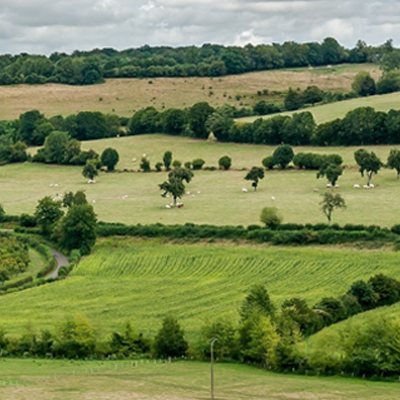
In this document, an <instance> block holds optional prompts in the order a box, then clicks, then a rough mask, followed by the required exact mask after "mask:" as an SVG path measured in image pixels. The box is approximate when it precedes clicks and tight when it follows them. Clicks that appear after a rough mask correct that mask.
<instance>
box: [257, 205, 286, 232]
mask: <svg viewBox="0 0 400 400" xmlns="http://www.w3.org/2000/svg"><path fill="white" fill-rule="evenodd" d="M282 220H283V218H282V216H281V215H280V214H279V213H278V209H277V208H276V207H264V208H263V209H262V210H261V215H260V221H261V222H262V223H263V224H265V226H267V227H268V228H272V229H274V228H276V227H277V226H279V225H280V224H281V223H282Z"/></svg>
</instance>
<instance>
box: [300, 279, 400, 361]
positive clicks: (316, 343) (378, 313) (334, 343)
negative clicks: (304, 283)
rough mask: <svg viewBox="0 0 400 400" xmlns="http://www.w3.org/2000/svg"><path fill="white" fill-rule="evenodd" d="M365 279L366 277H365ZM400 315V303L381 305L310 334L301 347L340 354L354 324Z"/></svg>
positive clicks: (366, 323)
mask: <svg viewBox="0 0 400 400" xmlns="http://www.w3.org/2000/svg"><path fill="white" fill-rule="evenodd" d="M363 279H364V278H363ZM399 315H400V303H396V304H394V305H392V306H386V307H380V308H377V309H375V310H371V311H367V312H364V313H361V314H358V315H355V316H353V317H351V318H349V319H346V320H344V321H342V322H339V323H337V324H334V325H331V326H330V327H328V328H325V329H323V330H322V331H320V332H318V333H316V334H315V335H312V336H310V337H309V338H308V339H307V340H306V341H304V342H303V343H301V345H300V348H301V349H302V351H303V352H304V354H311V353H313V352H314V351H324V352H326V353H331V354H339V353H338V351H339V349H340V344H341V341H342V336H343V334H344V332H346V331H348V330H349V329H351V328H352V327H353V326H354V327H356V326H358V325H360V324H361V325H368V324H370V323H371V321H376V320H379V318H382V317H385V318H394V317H398V316H399Z"/></svg>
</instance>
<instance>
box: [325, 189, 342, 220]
mask: <svg viewBox="0 0 400 400" xmlns="http://www.w3.org/2000/svg"><path fill="white" fill-rule="evenodd" d="M320 205H321V210H322V212H323V213H324V214H325V216H326V218H327V219H328V224H329V225H330V224H331V223H332V214H333V211H334V210H335V209H345V208H346V203H345V201H344V199H343V197H342V196H341V195H340V194H333V193H330V192H326V193H324V194H323V195H322V201H321V202H320Z"/></svg>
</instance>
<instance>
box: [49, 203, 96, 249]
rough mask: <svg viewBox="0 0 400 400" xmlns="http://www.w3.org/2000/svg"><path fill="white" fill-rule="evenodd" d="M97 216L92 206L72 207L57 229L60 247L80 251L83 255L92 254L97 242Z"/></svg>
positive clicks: (80, 205)
mask: <svg viewBox="0 0 400 400" xmlns="http://www.w3.org/2000/svg"><path fill="white" fill-rule="evenodd" d="M96 222H97V219H96V214H95V212H94V210H93V207H92V206H91V205H90V204H75V205H72V206H71V207H70V208H69V209H68V212H67V215H66V216H65V217H64V218H63V219H62V220H61V221H60V225H59V226H58V227H57V228H58V229H57V230H58V235H59V242H60V245H61V246H62V247H63V248H65V249H67V250H69V251H70V250H73V249H78V250H79V251H80V252H81V254H82V255H86V254H90V251H91V249H92V247H93V246H94V244H95V242H96Z"/></svg>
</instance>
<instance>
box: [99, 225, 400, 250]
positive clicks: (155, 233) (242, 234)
mask: <svg viewBox="0 0 400 400" xmlns="http://www.w3.org/2000/svg"><path fill="white" fill-rule="evenodd" d="M97 235H98V236H99V237H107V236H136V237H146V238H152V237H165V238H168V239H187V240H201V239H230V240H238V239H245V240H251V241H256V242H259V243H272V244H276V245H305V244H335V243H353V242H358V241H383V242H394V241H395V240H396V239H397V235H396V234H395V233H394V232H393V230H392V231H391V230H390V229H388V228H380V227H379V226H373V225H372V226H363V225H349V224H348V225H345V226H344V227H340V226H339V225H337V224H334V225H332V226H328V225H327V224H315V225H311V224H306V225H301V224H283V225H279V226H278V227H277V228H275V229H269V228H263V227H260V226H258V225H250V226H249V227H248V228H245V227H243V226H213V225H195V224H185V225H162V224H153V225H131V226H126V225H123V224H107V223H104V222H101V223H99V224H98V226H97Z"/></svg>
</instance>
